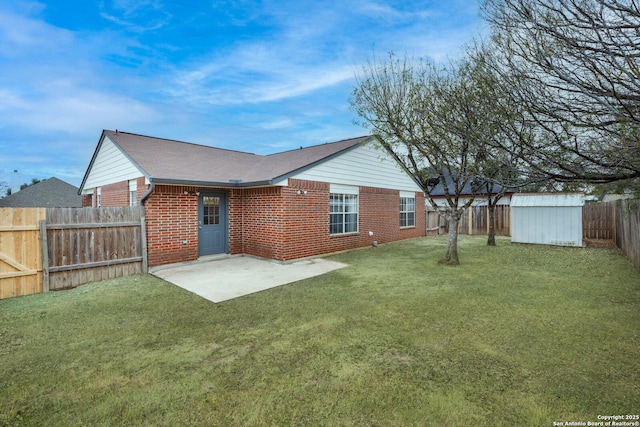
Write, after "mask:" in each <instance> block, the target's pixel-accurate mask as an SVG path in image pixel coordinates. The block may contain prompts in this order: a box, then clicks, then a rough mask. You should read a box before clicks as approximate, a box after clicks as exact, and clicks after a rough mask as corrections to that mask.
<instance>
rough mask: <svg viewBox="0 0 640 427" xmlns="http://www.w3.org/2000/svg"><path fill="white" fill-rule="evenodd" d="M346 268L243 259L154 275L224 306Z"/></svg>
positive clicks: (174, 267)
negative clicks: (264, 291) (231, 301)
mask: <svg viewBox="0 0 640 427" xmlns="http://www.w3.org/2000/svg"><path fill="white" fill-rule="evenodd" d="M346 266H347V264H343V263H340V262H336V261H328V260H325V259H322V258H311V259H305V260H301V261H295V262H292V263H286V264H281V263H278V262H274V261H270V260H265V259H259V258H254V257H250V256H242V255H240V256H226V257H223V258H213V259H209V260H199V261H197V262H192V263H183V264H176V265H172V266H163V267H158V268H154V269H152V270H151V274H153V275H154V276H156V277H159V278H161V279H164V280H166V281H168V282H171V283H173V284H175V285H177V286H179V287H181V288H183V289H186V290H188V291H190V292H193V293H195V294H197V295H200V296H201V297H203V298H206V299H208V300H209V301H213V302H221V301H227V300H230V299H233V298H238V297H241V296H244V295H249V294H252V293H255V292H260V291H263V290H265V289H270V288H274V287H276V286H281V285H285V284H287V283H291V282H296V281H298V280H302V279H307V278H309V277H314V276H319V275H321V274H324V273H328V272H329V271H333V270H337V269H339V268H343V267H346Z"/></svg>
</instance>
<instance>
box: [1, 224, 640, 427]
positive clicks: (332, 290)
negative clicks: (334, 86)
mask: <svg viewBox="0 0 640 427" xmlns="http://www.w3.org/2000/svg"><path fill="white" fill-rule="evenodd" d="M445 243H446V241H445V239H444V238H425V239H417V240H411V241H405V242H398V243H392V244H387V245H382V246H380V247H378V248H367V249H363V250H356V251H352V252H348V253H343V254H339V255H335V256H333V257H331V259H334V260H337V261H342V262H346V263H348V264H350V265H351V266H350V267H348V268H345V269H342V270H338V271H334V272H332V273H329V274H326V275H324V276H320V277H316V278H313V279H308V280H304V281H301V282H297V283H295V284H290V285H287V286H283V287H279V288H275V289H272V290H269V291H265V292H262V293H258V294H254V295H250V296H247V297H243V298H239V299H236V300H231V301H228V302H224V303H220V304H213V303H210V302H208V301H206V300H204V299H200V298H199V297H197V296H195V295H192V294H189V293H187V292H186V291H183V290H182V289H180V288H178V287H174V286H173V285H170V284H168V283H166V282H164V281H162V280H160V279H157V278H154V277H153V276H133V277H128V278H124V279H119V280H114V281H106V282H102V283H97V284H92V285H86V286H83V287H80V288H77V289H75V290H71V291H65V292H53V293H49V294H46V295H36V296H30V297H21V298H15V299H9V300H3V301H0V426H14V425H20V426H22V425H34V426H44V425H47V426H76V425H92V426H99V425H153V426H156V425H160V426H162V425H165V426H176V425H195V426H197V425H202V426H210V425H220V426H232V425H256V426H260V425H265V426H272V425H281V426H288V425H300V426H307V425H340V426H349V425H357V426H368V425H371V426H412V425H415V426H423V425H427V426H428V425H434V426H470V425H478V426H480V425H483V426H489V425H491V426H502V425H504V426H515V425H523V426H545V427H549V426H552V425H553V422H554V421H555V422H563V423H564V422H565V421H568V422H585V423H586V422H588V421H592V422H595V421H600V420H598V415H620V414H623V415H627V414H630V415H634V414H638V413H640V274H638V272H637V271H636V270H634V268H633V267H632V266H631V264H630V262H629V261H628V260H627V259H626V258H625V257H624V256H623V255H622V254H621V253H620V252H618V251H617V250H610V249H582V248H554V247H543V246H531V245H514V244H510V243H509V241H508V240H507V239H498V246H497V247H486V246H485V238H483V237H466V236H461V239H460V259H461V262H462V264H461V265H460V266H459V267H446V266H441V265H438V263H437V260H438V259H440V258H441V257H442V256H443V254H444V250H445Z"/></svg>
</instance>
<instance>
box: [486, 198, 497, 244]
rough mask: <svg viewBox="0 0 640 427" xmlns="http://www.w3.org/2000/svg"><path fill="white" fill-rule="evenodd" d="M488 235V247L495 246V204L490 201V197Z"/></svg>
mask: <svg viewBox="0 0 640 427" xmlns="http://www.w3.org/2000/svg"><path fill="white" fill-rule="evenodd" d="M488 208H489V233H488V238H487V245H488V246H495V245H496V220H495V218H496V204H495V203H494V202H492V201H491V197H489V205H488Z"/></svg>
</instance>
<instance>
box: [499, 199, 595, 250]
mask: <svg viewBox="0 0 640 427" xmlns="http://www.w3.org/2000/svg"><path fill="white" fill-rule="evenodd" d="M583 205H584V194H583V193H530V194H514V195H513V196H512V198H511V241H512V242H514V243H537V244H541V245H556V246H582V206H583Z"/></svg>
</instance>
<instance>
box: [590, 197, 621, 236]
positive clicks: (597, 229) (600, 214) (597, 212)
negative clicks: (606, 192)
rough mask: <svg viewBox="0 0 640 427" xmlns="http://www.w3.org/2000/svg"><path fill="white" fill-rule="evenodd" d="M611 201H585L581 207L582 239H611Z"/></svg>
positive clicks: (612, 212)
mask: <svg viewBox="0 0 640 427" xmlns="http://www.w3.org/2000/svg"><path fill="white" fill-rule="evenodd" d="M614 210H615V205H614V204H613V203H585V205H584V206H583V207H582V237H583V238H584V239H600V240H612V239H613V227H614V223H613V218H614V215H613V214H614Z"/></svg>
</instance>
